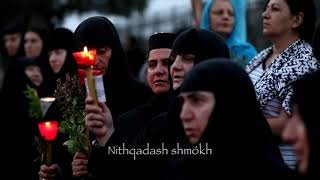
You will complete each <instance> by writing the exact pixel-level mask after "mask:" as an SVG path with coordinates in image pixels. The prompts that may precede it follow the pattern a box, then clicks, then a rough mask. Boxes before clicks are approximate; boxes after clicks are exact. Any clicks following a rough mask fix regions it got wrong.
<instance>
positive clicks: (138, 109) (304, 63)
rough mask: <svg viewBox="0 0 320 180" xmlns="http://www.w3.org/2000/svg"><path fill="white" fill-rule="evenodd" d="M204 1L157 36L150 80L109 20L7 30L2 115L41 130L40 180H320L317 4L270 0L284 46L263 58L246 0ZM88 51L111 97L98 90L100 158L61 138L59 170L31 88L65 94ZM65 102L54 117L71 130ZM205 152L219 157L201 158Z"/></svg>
mask: <svg viewBox="0 0 320 180" xmlns="http://www.w3.org/2000/svg"><path fill="white" fill-rule="evenodd" d="M199 3H200V4H202V2H201V1H197V0H192V4H193V7H194V17H195V27H190V28H187V29H183V30H181V31H179V32H161V33H155V34H150V37H149V40H148V49H147V57H146V62H145V63H146V67H144V68H143V67H141V70H140V71H141V72H142V73H141V72H140V74H141V75H142V76H143V74H145V75H144V76H143V78H140V79H142V80H140V81H139V80H138V79H139V78H138V71H137V70H135V72H132V71H131V70H132V69H133V67H130V65H132V63H133V62H134V61H137V62H139V64H141V59H137V60H136V59H134V58H137V57H138V56H128V54H126V51H125V50H124V48H123V47H124V46H123V45H122V43H121V41H120V38H119V34H118V32H117V29H116V28H115V26H114V25H113V23H112V22H111V21H110V20H109V19H107V18H106V17H102V16H94V17H90V18H87V19H85V20H84V21H83V22H81V23H80V24H79V25H78V27H77V28H76V30H75V32H72V31H70V30H69V29H66V28H62V27H58V28H54V29H50V30H48V29H45V28H41V27H29V28H27V29H26V30H25V29H24V28H22V27H21V26H20V25H19V24H18V23H16V22H12V23H10V24H8V25H7V26H5V27H3V28H2V31H1V38H2V39H1V40H2V41H1V61H2V65H3V66H4V68H3V71H4V79H3V84H2V88H1V92H0V111H1V112H0V113H1V114H2V117H4V118H5V119H10V118H11V117H12V115H14V116H15V119H19V120H20V121H21V122H22V123H23V124H24V125H26V127H29V128H30V129H31V130H32V134H31V138H30V141H31V142H30V143H31V144H32V146H31V152H32V157H31V159H32V166H31V167H32V172H31V179H77V178H79V179H108V178H118V179H122V178H126V177H127V176H128V175H130V177H131V178H134V179H205V178H208V177H209V178H219V177H223V178H227V177H233V176H236V177H238V178H240V177H244V178H246V177H252V178H265V177H266V178H276V177H278V178H282V179H283V178H286V179H319V178H320V140H319V137H320V123H319V122H320V119H319V118H320V117H319V115H318V112H317V111H318V110H320V109H319V107H320V106H318V105H317V104H318V103H319V102H320V96H319V92H320V55H319V54H320V53H319V52H320V47H319V44H320V40H319V37H320V31H319V29H320V23H319V22H320V21H319V22H318V23H316V20H317V17H316V9H315V3H314V1H313V0H268V1H267V2H266V4H265V8H264V11H263V13H262V14H261V18H262V21H263V30H262V31H263V35H264V36H265V38H267V39H269V40H270V41H271V42H272V45H271V46H270V47H268V48H266V49H264V50H262V51H260V52H257V50H256V48H255V47H254V45H253V44H251V43H249V42H248V41H247V33H246V21H245V20H246V17H245V13H246V1H243V0H208V1H206V2H205V4H204V5H203V6H202V5H199ZM85 46H86V47H87V48H88V49H89V50H96V63H95V65H94V67H93V68H94V70H95V71H99V72H101V74H102V82H103V84H104V90H105V92H104V93H105V95H106V99H107V100H106V102H96V101H95V99H94V97H91V95H90V93H88V94H87V96H86V99H85V100H84V102H83V103H85V107H84V109H82V110H81V111H84V112H85V119H84V121H85V125H86V127H87V128H88V130H89V131H90V140H91V142H92V146H91V151H90V154H84V153H83V152H76V153H75V154H70V153H69V152H68V151H67V148H66V146H64V145H63V142H65V141H66V139H68V135H66V134H62V133H58V137H57V139H56V140H55V142H54V144H53V148H54V149H55V151H54V153H53V161H52V163H50V164H47V163H45V162H39V161H34V160H35V159H36V158H37V157H39V152H38V151H37V148H38V147H37V139H38V138H41V135H40V132H39V129H38V123H39V122H40V121H42V120H41V119H40V120H39V119H37V118H35V117H33V116H31V115H30V107H31V104H30V98H28V97H27V96H26V93H25V92H26V91H27V90H28V88H29V87H32V88H34V89H35V90H36V91H37V94H38V96H39V97H53V96H55V92H56V89H57V86H58V81H59V82H65V81H66V79H67V78H66V76H67V75H69V76H77V77H78V76H80V75H79V74H78V68H79V67H78V65H77V63H76V60H75V58H74V57H73V55H72V53H73V52H77V51H82V50H83V48H84V47H85ZM128 57H131V58H132V59H128ZM140 57H141V56H140ZM129 61H130V63H129ZM136 68H137V67H136V66H135V67H134V69H136ZM143 72H144V73H143ZM84 90H85V87H84ZM9 101H13V102H15V104H16V105H15V107H14V108H13V107H12V106H8V105H7V102H9ZM58 106H59V104H58V103H56V102H54V103H53V104H52V105H51V107H50V108H49V110H48V111H47V112H46V114H44V116H50V117H54V119H56V120H58V121H59V123H61V122H62V121H63V120H64V118H65V116H64V114H63V112H62V111H61V107H60V108H59V107H58ZM65 108H68V107H65ZM49 119H50V118H49ZM12 123H15V122H12ZM121 148H122V149H121ZM203 148H205V149H206V152H208V153H204V154H202V153H199V152H200V151H201V152H202V149H203ZM116 149H119V153H116ZM120 149H121V150H120ZM124 149H127V151H124ZM139 149H140V150H142V151H143V150H150V149H154V150H162V153H157V154H150V153H147V154H145V153H140V154H136V152H135V151H136V150H139ZM133 150H134V151H133ZM179 150H182V151H181V152H183V153H179V152H180V151H179ZM183 150H190V151H189V153H185V152H186V151H183ZM121 152H122V153H121ZM123 152H124V153H123ZM125 152H127V153H125ZM128 152H130V153H128ZM131 152H134V153H131ZM190 152H192V153H190ZM194 152H198V153H194ZM220 179H221V178H220Z"/></svg>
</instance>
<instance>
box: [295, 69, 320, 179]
mask: <svg viewBox="0 0 320 180" xmlns="http://www.w3.org/2000/svg"><path fill="white" fill-rule="evenodd" d="M293 90H294V96H293V101H294V103H295V104H297V105H298V110H299V112H300V114H301V117H302V119H303V121H304V124H305V126H306V129H307V137H308V141H309V147H310V155H309V165H308V171H307V176H309V178H311V179H319V178H320V172H319V167H320V141H319V137H320V121H319V120H320V118H319V117H320V116H319V110H320V108H319V107H320V106H319V102H320V94H319V92H320V71H317V72H315V73H312V74H307V75H305V76H304V77H303V78H301V79H299V80H297V81H296V83H295V84H294V86H293Z"/></svg>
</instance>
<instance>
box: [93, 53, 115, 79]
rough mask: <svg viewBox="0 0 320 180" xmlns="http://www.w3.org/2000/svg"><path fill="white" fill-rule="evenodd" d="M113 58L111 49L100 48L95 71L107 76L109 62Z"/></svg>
mask: <svg viewBox="0 0 320 180" xmlns="http://www.w3.org/2000/svg"><path fill="white" fill-rule="evenodd" d="M111 56H112V49H111V48H109V47H103V48H98V49H97V60H96V65H95V67H94V69H96V70H100V71H101V72H102V74H105V73H106V71H107V69H108V66H109V61H110V59H111Z"/></svg>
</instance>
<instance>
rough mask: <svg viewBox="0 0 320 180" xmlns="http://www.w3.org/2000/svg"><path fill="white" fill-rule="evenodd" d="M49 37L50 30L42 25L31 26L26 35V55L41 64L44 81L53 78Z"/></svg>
mask: <svg viewBox="0 0 320 180" xmlns="http://www.w3.org/2000/svg"><path fill="white" fill-rule="evenodd" d="M48 39H49V34H48V31H47V29H45V28H42V27H30V28H28V30H27V31H26V33H25V35H24V51H25V56H26V57H27V58H30V59H33V60H34V61H36V62H37V63H38V64H39V66H40V68H41V71H42V74H43V81H44V82H46V81H50V78H51V74H50V65H49V61H48Z"/></svg>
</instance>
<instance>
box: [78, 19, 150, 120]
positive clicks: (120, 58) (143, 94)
mask: <svg viewBox="0 0 320 180" xmlns="http://www.w3.org/2000/svg"><path fill="white" fill-rule="evenodd" d="M74 34H75V40H76V45H77V48H78V50H79V51H82V50H83V48H84V46H87V47H88V49H96V50H97V62H96V66H95V67H94V68H95V69H98V70H101V71H102V72H103V73H104V75H103V81H104V86H105V93H106V98H107V105H108V108H109V109H110V110H111V112H112V117H113V119H116V118H117V117H118V115H120V114H122V113H124V112H126V111H128V110H130V109H132V108H134V107H136V106H138V105H141V104H142V103H144V102H146V101H147V100H148V98H149V97H150V94H151V93H150V91H149V90H148V89H147V88H146V87H145V86H144V85H142V84H141V83H139V82H138V81H136V80H135V79H134V78H133V76H132V75H131V74H130V70H129V67H128V63H127V60H126V57H125V53H124V50H123V48H122V45H121V42H120V39H119V35H118V32H117V30H116V28H115V27H114V25H113V24H112V23H111V22H110V21H109V20H108V19H107V18H105V17H102V16H96V17H91V18H88V19H86V20H84V21H83V22H82V23H81V24H80V25H79V26H78V27H77V29H76V30H75V33H74ZM104 52H105V55H107V56H108V58H107V60H102V56H103V53H104ZM108 53H110V54H109V55H108ZM99 56H101V57H99ZM103 61H105V62H103ZM124 100H125V101H124Z"/></svg>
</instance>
